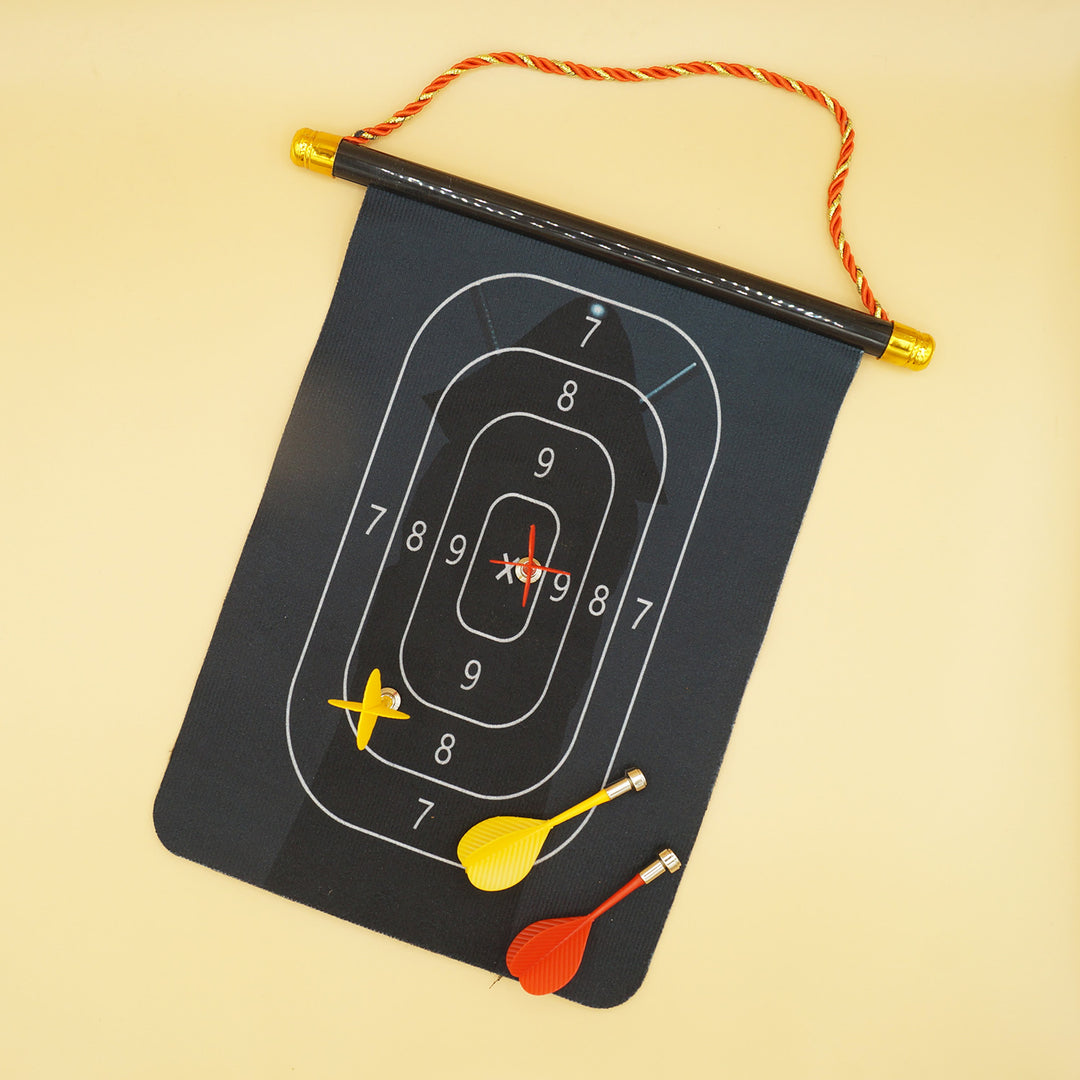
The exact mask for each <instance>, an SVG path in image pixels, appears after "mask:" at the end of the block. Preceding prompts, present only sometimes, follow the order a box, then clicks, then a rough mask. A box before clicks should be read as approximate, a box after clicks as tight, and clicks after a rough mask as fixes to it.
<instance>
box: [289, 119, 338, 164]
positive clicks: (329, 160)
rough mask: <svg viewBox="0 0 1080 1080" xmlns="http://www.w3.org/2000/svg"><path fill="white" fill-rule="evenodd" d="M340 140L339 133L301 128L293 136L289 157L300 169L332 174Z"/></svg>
mask: <svg viewBox="0 0 1080 1080" xmlns="http://www.w3.org/2000/svg"><path fill="white" fill-rule="evenodd" d="M340 142H341V136H340V135H331V134H330V133H329V132H328V131H315V130H314V129H313V128H301V129H300V130H299V131H298V132H297V133H296V134H295V135H294V136H293V140H292V147H291V148H290V151H289V157H290V158H292V163H293V164H294V165H299V166H300V168H302V169H310V170H311V171H312V172H317V173H324V174H325V175H327V176H333V174H334V157H335V156H336V155H337V148H338V143H340Z"/></svg>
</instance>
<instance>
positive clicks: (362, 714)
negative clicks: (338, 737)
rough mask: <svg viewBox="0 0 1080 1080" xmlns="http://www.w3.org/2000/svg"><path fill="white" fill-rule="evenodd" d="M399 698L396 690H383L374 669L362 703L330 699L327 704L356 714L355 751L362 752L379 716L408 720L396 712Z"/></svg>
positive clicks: (387, 688)
mask: <svg viewBox="0 0 1080 1080" xmlns="http://www.w3.org/2000/svg"><path fill="white" fill-rule="evenodd" d="M400 703H401V698H400V696H399V695H398V692H397V691H396V690H391V689H390V688H389V687H386V688H385V689H384V687H383V685H382V677H381V676H380V675H379V669H378V668H376V669H375V670H374V671H373V672H372V673H371V674H370V675H369V676H368V681H367V686H365V687H364V700H363V701H340V700H339V699H337V698H330V699H329V701H328V704H330V705H336V706H337V707H338V708H339V709H348V710H350V711H351V712H354V713H356V714H357V716H356V749H357V750H363V749H364V747H365V746H367V744H368V739H370V738H371V733H372V732H373V731H374V730H375V721H376V720H378V719H379V717H380V716H388V717H391V718H392V719H394V720H408V719H409V714H408V713H403V712H398V711H397V706H398V705H399V704H400Z"/></svg>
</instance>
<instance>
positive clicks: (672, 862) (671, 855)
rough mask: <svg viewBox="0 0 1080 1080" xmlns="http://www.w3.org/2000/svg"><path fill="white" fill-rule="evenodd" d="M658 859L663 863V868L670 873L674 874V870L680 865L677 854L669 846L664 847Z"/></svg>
mask: <svg viewBox="0 0 1080 1080" xmlns="http://www.w3.org/2000/svg"><path fill="white" fill-rule="evenodd" d="M659 859H660V861H661V862H662V863H663V864H664V868H665V869H666V870H667V871H668V872H669V873H671V874H674V873H675V871H676V870H678V869H679V867H680V866H682V863H681V862H680V861H679V856H678V855H676V854H675V852H674V851H672V850H671V848H664V850H663V851H661V852H660V855H659Z"/></svg>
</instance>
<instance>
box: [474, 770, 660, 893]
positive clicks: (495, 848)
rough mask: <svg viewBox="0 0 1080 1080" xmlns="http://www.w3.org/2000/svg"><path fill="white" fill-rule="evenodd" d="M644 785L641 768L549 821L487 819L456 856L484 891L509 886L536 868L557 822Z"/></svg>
mask: <svg viewBox="0 0 1080 1080" xmlns="http://www.w3.org/2000/svg"><path fill="white" fill-rule="evenodd" d="M644 786H645V776H644V774H643V773H642V772H641V770H640V769H630V770H628V771H627V774H626V775H625V776H624V777H623V778H622V779H621V780H616V781H615V783H613V784H609V785H608V786H607V787H605V788H601V789H600V790H599V791H598V792H597V793H596V794H595V795H590V796H589V798H587V799H585V801H584V802H579V803H578V804H577V805H576V806H571V807H570V809H569V810H564V811H563V812H562V813H561V814H556V815H555V817H553V818H549V819H548V820H547V821H543V820H542V819H540V818H526V817H493V818H485V820H483V821H481V822H479V823H478V824H476V825H474V826H473V827H472V828H471V829H470V830H469V831H468V832H467V833H466V834H465V835H464V836H463V837H462V838H461V839H460V840H459V841H458V847H457V856H458V858H459V859H460V860H461V865H462V866H463V867H465V873H466V874H468V875H469V880H470V881H471V882H472V883H473V884H474V885H475V886H476V887H477V888H478V889H483V890H484V891H485V892H497V891H498V890H499V889H509V888H510V886H511V885H516V884H517V883H518V882H519V881H521V879H522V878H523V877H525V875H526V874H527V873H528V872H529V871H530V870H531V869H532V868H533V863H535V862H536V856H537V855H539V854H540V849H541V848H542V847H543V846H544V841H545V840H546V839H547V834H548V833H549V832H550V831H551V830H552V829H553V828H554V827H555V826H556V825H561V824H562V823H563V822H564V821H569V820H570V819H571V818H574V817H577V816H578V814H584V813H585V811H586V810H591V809H592V808H593V807H594V806H600V805H601V803H606V802H610V801H611V800H612V799H617V798H618V797H619V796H620V795H625V794H626V793H627V792H628V791H640V790H641V789H642V788H643V787H644Z"/></svg>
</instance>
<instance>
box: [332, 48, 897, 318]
mask: <svg viewBox="0 0 1080 1080" xmlns="http://www.w3.org/2000/svg"><path fill="white" fill-rule="evenodd" d="M494 64H512V65H514V66H515V67H522V68H531V69H532V70H534V71H542V72H544V73H545V74H548V75H569V76H570V77H572V78H575V79H591V80H594V81H601V82H652V81H654V80H656V79H677V78H679V77H681V76H683V75H727V76H730V77H732V78H736V79H752V80H754V81H755V82H760V83H767V84H768V85H769V86H775V87H776V88H777V89H778V90H786V91H788V93H791V94H798V95H800V96H801V97H805V98H809V99H810V100H811V101H814V102H816V103H817V104H818V105H820V106H821V107H822V108H823V109H828V110H829V112H830V113H832V116H833V119H834V120H835V121H836V125H837V127H839V129H840V140H841V141H840V156H839V157H838V158H837V161H836V169H835V171H834V172H833V175H832V179H831V180H830V182H829V188H828V195H827V204H828V222H829V236H830V237H832V242H833V246H834V247H835V248H836V250H837V251H838V252H839V254H840V261H841V262H842V263H843V264H844V269H845V270H846V271H847V272H848V274H849V276H850V277H851V280H852V281H853V282H855V287H856V288H857V289H858V290H859V296H860V298H861V299H862V302H863V306H864V307H865V308H866V310H867V311H869V312H870V313H871V314H872V315H874V316H876V317H877V318H879V319H884V320H888V315H886V314H885V312H884V310H883V309H882V307H881V305H880V304H879V303H878V302H877V299H876V298H875V296H874V294H873V292H872V291H871V289H870V286H869V284H868V283H867V281H866V276H865V275H864V274H863V272H862V270H861V269H860V268H859V266H858V265H857V264H856V262H855V256H854V255H853V254H852V251H851V245H850V244H848V242H847V239H846V238H845V237H844V229H843V218H842V215H841V212H840V202H841V199H842V197H843V192H844V182H845V181H846V180H847V174H848V168H849V166H850V163H851V155H852V152H853V151H854V149H855V129H854V127H853V126H852V123H851V120H850V119H849V117H848V114H847V110H846V109H845V108H844V107H843V106H842V105H841V104H840V103H839V102H838V101H836V100H835V99H834V98H831V97H830V96H829V95H828V94H826V93H825V91H824V90H819V89H818V88H817V87H816V86H811V85H810V84H809V83H804V82H800V81H799V80H798V79H791V78H789V77H788V76H787V75H778V74H777V73H776V72H775V71H766V70H764V69H763V68H756V67H750V66H748V65H746V64H727V63H721V62H719V61H715V60H691V61H689V62H688V63H685V64H661V65H659V66H657V67H646V68H620V67H590V66H589V65H588V64H577V63H574V62H573V61H572V60H549V59H547V58H546V57H543V56H529V55H527V54H526V53H512V52H500V53H485V54H484V55H482V56H470V57H468V58H467V59H465V60H462V61H461V62H460V63H457V64H455V65H454V66H453V67H452V68H450V69H449V70H448V71H444V72H443V73H442V74H441V75H440V76H439V77H438V78H437V79H433V80H432V81H431V82H430V83H428V85H427V86H425V87H424V89H423V90H422V91H421V92H420V95H419V96H418V97H417V99H416V100H415V101H412V102H410V103H409V104H408V105H406V106H405V107H404V108H403V109H399V110H398V111H397V112H396V113H394V115H393V116H391V117H389V118H388V119H387V120H386V121H384V122H383V123H381V124H374V125H372V126H371V127H366V128H361V130H360V131H358V132H356V134H355V135H353V136H352V139H353V141H355V142H370V141H372V140H373V139H381V138H383V137H384V136H386V135H389V134H391V132H393V131H396V130H397V129H398V128H399V127H401V125H402V124H404V123H405V121H406V120H409V119H411V118H412V117H414V116H416V114H417V113H419V112H420V111H421V110H423V109H424V108H426V107H427V105H428V103H429V102H430V101H431V99H432V98H434V97H435V95H436V94H437V93H439V91H440V90H445V89H446V87H448V86H449V85H450V84H451V83H452V82H453V81H454V80H455V79H458V78H460V77H461V76H462V75H464V74H465V72H467V71H472V70H473V68H480V67H490V66H492V65H494Z"/></svg>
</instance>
